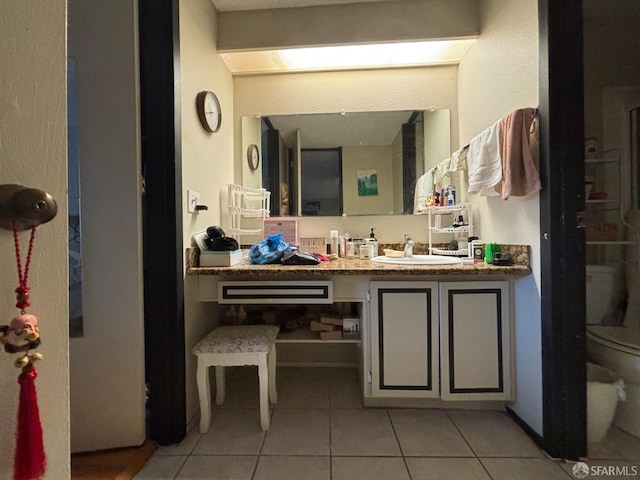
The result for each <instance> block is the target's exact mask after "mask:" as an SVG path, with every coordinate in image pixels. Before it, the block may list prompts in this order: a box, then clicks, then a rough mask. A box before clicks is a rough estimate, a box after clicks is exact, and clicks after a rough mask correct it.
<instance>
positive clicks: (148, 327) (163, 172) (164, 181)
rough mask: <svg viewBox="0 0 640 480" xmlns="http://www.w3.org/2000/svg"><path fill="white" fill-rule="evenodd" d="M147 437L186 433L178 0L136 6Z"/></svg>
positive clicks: (169, 438) (166, 439)
mask: <svg viewBox="0 0 640 480" xmlns="http://www.w3.org/2000/svg"><path fill="white" fill-rule="evenodd" d="M138 12H139V13H138V14H139V38H140V103H141V109H140V115H141V136H142V172H143V176H144V182H145V188H144V196H143V201H142V204H143V207H142V208H143V209H142V216H143V219H142V222H143V261H144V317H145V320H144V328H145V366H146V368H145V370H146V382H147V388H148V400H147V437H148V438H150V439H152V440H155V441H157V442H158V443H159V444H161V445H170V444H173V443H178V442H180V441H181V440H182V439H183V438H184V437H185V435H186V428H187V427H186V423H187V422H186V390H185V389H186V387H185V385H186V383H185V339H184V279H183V275H184V273H183V261H182V258H183V256H182V216H181V212H182V159H181V153H182V152H181V143H180V135H181V121H180V115H181V109H180V105H181V104H180V102H181V100H180V36H179V35H180V30H179V18H178V14H179V0H138Z"/></svg>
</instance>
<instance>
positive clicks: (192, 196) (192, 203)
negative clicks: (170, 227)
mask: <svg viewBox="0 0 640 480" xmlns="http://www.w3.org/2000/svg"><path fill="white" fill-rule="evenodd" d="M199 203H200V194H199V193H198V192H194V191H193V190H187V212H188V213H195V211H196V205H198V204H199Z"/></svg>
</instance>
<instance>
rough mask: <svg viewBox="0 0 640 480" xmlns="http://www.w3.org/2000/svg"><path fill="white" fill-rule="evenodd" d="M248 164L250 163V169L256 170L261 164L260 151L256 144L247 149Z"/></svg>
mask: <svg viewBox="0 0 640 480" xmlns="http://www.w3.org/2000/svg"><path fill="white" fill-rule="evenodd" d="M247 162H249V168H250V169H251V170H256V169H257V168H258V165H259V164H260V151H259V150H258V146H257V145H256V144H255V143H252V144H251V145H249V148H248V149H247Z"/></svg>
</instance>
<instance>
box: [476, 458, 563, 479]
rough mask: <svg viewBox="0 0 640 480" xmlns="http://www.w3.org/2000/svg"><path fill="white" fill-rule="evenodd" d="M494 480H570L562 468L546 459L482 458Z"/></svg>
mask: <svg viewBox="0 0 640 480" xmlns="http://www.w3.org/2000/svg"><path fill="white" fill-rule="evenodd" d="M480 461H481V462H482V464H483V465H484V467H485V468H486V469H487V471H488V472H489V475H491V478H492V479H493V480H515V479H518V480H568V478H569V475H568V474H567V472H566V471H565V470H564V469H563V468H562V466H561V465H560V464H558V463H556V462H554V461H553V460H549V459H546V458H481V459H480Z"/></svg>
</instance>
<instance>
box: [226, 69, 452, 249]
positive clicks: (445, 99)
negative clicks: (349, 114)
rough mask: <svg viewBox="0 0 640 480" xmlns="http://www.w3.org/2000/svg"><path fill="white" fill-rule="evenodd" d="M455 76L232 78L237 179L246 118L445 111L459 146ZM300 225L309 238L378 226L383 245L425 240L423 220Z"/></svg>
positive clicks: (381, 73) (303, 220)
mask: <svg viewBox="0 0 640 480" xmlns="http://www.w3.org/2000/svg"><path fill="white" fill-rule="evenodd" d="M457 73H458V69H457V67H455V66H444V67H427V68H406V69H396V70H366V71H351V72H349V71H345V72H321V73H300V74H279V75H256V76H243V77H235V78H234V102H235V108H234V126H235V127H236V133H235V147H236V148H235V162H234V165H235V178H236V179H239V180H241V179H242V178H243V173H242V169H243V166H244V165H245V163H246V162H245V161H243V152H242V135H241V132H242V130H241V124H242V122H241V119H242V116H244V115H256V114H262V115H282V114H295V113H327V112H340V111H342V110H346V111H385V110H412V109H416V110H428V109H430V108H432V107H433V108H435V109H440V108H447V109H449V110H450V111H451V125H452V127H451V129H452V132H451V133H452V135H451V143H452V145H457V143H458V136H457V130H458V128H457V125H458V89H457ZM298 222H299V223H298V225H299V231H300V233H301V234H304V235H308V236H318V235H327V236H328V235H329V230H330V229H334V228H337V229H338V230H340V231H341V232H343V233H344V232H345V230H348V231H349V233H350V234H352V235H353V236H354V237H364V236H368V234H369V229H370V228H371V227H376V228H377V229H376V235H378V240H380V241H383V242H400V241H402V239H403V237H402V235H401V233H408V234H410V235H411V236H412V237H413V238H414V239H415V240H416V241H426V240H427V228H426V226H427V221H426V218H425V217H415V216H411V215H397V216H386V215H377V216H373V217H372V216H355V217H342V218H336V217H322V218H313V219H310V218H309V217H300V218H298ZM347 224H348V226H349V227H348V228H347Z"/></svg>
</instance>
